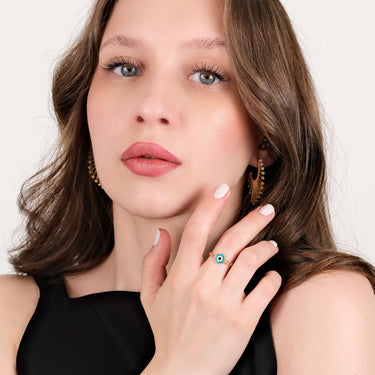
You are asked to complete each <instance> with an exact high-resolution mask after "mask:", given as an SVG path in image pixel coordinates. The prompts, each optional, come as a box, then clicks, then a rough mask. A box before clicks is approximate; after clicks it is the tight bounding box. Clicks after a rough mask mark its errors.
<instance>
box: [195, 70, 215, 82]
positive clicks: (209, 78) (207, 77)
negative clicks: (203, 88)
mask: <svg viewBox="0 0 375 375" xmlns="http://www.w3.org/2000/svg"><path fill="white" fill-rule="evenodd" d="M192 77H195V78H197V79H198V80H199V82H200V83H202V84H203V85H212V84H214V83H215V82H216V80H217V79H218V77H216V76H215V75H214V74H212V73H209V72H203V73H194V74H193V75H192ZM192 80H193V81H196V79H192Z"/></svg>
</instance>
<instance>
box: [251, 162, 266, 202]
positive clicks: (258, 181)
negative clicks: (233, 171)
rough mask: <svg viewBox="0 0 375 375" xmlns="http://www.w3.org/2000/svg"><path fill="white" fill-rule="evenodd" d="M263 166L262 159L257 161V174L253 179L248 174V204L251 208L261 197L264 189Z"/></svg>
mask: <svg viewBox="0 0 375 375" xmlns="http://www.w3.org/2000/svg"><path fill="white" fill-rule="evenodd" d="M265 174H266V173H265V172H264V165H263V159H258V173H257V176H256V178H255V179H254V178H253V174H252V172H250V173H249V184H248V188H249V195H250V202H251V204H252V205H253V206H255V205H256V204H257V203H258V202H259V201H260V200H261V199H262V196H263V189H264V176H265Z"/></svg>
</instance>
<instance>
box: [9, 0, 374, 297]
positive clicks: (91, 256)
mask: <svg viewBox="0 0 375 375" xmlns="http://www.w3.org/2000/svg"><path fill="white" fill-rule="evenodd" d="M116 2H117V0H97V1H96V2H95V4H94V7H93V10H92V13H91V15H90V17H89V19H88V22H87V23H86V26H85V27H84V30H83V32H82V33H81V35H80V36H79V38H78V39H77V41H76V42H75V43H74V45H73V46H72V47H71V48H70V49H69V50H68V51H67V52H66V54H65V55H64V56H63V58H62V59H61V61H60V62H59V64H58V65H57V67H56V69H55V72H54V79H53V90H52V95H53V105H54V110H55V114H56V118H57V122H58V126H59V130H60V144H59V147H58V150H57V152H56V155H55V158H54V160H53V161H52V162H51V163H50V164H49V165H47V166H46V167H45V168H43V169H42V170H41V171H39V172H38V173H37V174H35V175H34V176H33V177H31V178H30V179H29V180H28V181H26V183H25V184H24V185H23V187H22V189H21V192H20V195H19V199H18V205H19V208H20V210H21V212H22V213H23V214H24V215H25V216H26V235H25V238H24V240H23V241H22V243H21V244H20V245H19V246H17V247H16V248H15V249H13V250H11V253H10V254H11V257H10V261H11V263H12V264H13V266H14V267H15V270H16V271H17V272H19V273H23V274H28V275H33V276H35V277H39V278H46V279H48V280H49V282H53V280H55V279H57V278H61V277H62V276H63V275H66V274H74V273H80V272H83V271H86V270H89V269H91V268H93V267H95V266H97V265H99V264H100V263H101V262H103V261H104V260H105V259H106V257H107V256H108V255H109V254H110V252H111V250H112V248H113V245H114V236H113V223H112V202H111V200H110V198H109V197H108V196H107V195H106V193H105V192H104V191H103V190H102V189H100V188H98V187H97V186H96V185H95V184H93V182H92V180H91V179H90V178H89V176H88V173H87V158H88V153H89V151H90V149H91V141H90V136H89V132H88V124H87V117H86V100H87V95H88V91H89V88H90V84H91V81H92V77H93V74H94V71H95V69H96V67H97V64H98V55H99V48H100V43H101V40H102V36H103V33H104V30H105V27H106V25H107V23H108V20H109V18H110V16H111V12H112V11H113V8H114V6H115V4H116ZM224 31H225V39H226V45H227V49H228V52H229V54H230V56H231V58H232V61H233V66H234V71H235V78H236V82H237V87H238V91H239V94H240V96H241V98H242V101H243V104H244V106H245V108H246V109H247V111H248V113H249V116H250V118H251V120H252V123H253V124H254V125H255V126H256V127H257V129H258V131H259V133H260V134H262V135H263V136H264V137H266V138H267V139H268V144H269V146H270V148H271V152H272V153H273V154H274V155H275V159H276V161H275V163H274V164H273V165H272V166H271V167H269V168H267V170H266V181H265V182H266V188H265V191H264V196H263V202H267V203H272V204H273V205H274V206H275V208H276V212H277V215H276V217H275V219H274V220H273V221H272V222H271V223H270V224H269V226H268V227H267V228H266V229H265V230H263V231H262V232H261V233H260V234H259V235H258V236H257V238H256V239H254V241H253V242H255V241H259V240H261V239H271V238H272V239H275V240H276V241H277V242H278V244H279V248H280V251H279V254H278V255H277V257H275V259H273V260H272V261H271V262H269V263H268V264H267V265H266V266H265V268H270V267H272V268H273V269H276V270H277V271H278V272H280V273H281V275H282V277H283V280H284V289H285V288H291V287H294V286H296V285H298V284H300V283H301V282H303V281H304V280H306V279H307V278H309V277H311V276H313V275H315V274H318V273H321V272H325V271H330V270H339V269H341V270H350V271H354V272H359V273H362V274H364V275H365V276H367V278H368V279H369V280H370V282H371V283H372V286H373V288H374V290H375V269H374V267H373V266H372V265H370V264H369V263H367V262H366V261H364V260H363V259H361V258H359V257H357V256H354V255H349V254H345V253H342V252H339V251H338V250H337V249H336V246H335V243H334V240H333V236H332V230H331V227H330V220H329V213H328V209H327V207H328V205H327V192H326V161H325V156H324V142H323V135H322V125H321V123H322V121H321V118H320V111H319V107H318V105H317V100H316V95H315V92H314V86H313V84H312V80H311V77H310V74H309V71H308V68H307V66H306V63H305V60H304V57H303V55H302V52H301V49H300V46H299V44H298V41H297V38H296V36H295V33H294V31H293V28H292V25H291V22H290V19H289V17H288V15H287V14H286V12H285V10H284V8H283V6H282V5H281V4H280V2H279V1H278V0H230V1H229V0H228V1H226V2H225V10H224ZM247 172H248V173H251V167H249V169H248V171H247ZM253 208H254V207H253V206H251V202H250V199H249V194H248V189H247V186H244V190H243V200H242V207H241V212H240V215H239V217H238V220H240V219H241V218H242V217H244V216H245V215H246V214H247V213H248V212H250V211H251V210H252V209H253Z"/></svg>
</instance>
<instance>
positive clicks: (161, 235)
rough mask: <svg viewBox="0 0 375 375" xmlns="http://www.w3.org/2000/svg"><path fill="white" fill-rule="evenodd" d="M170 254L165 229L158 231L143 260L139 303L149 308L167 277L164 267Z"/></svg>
mask: <svg viewBox="0 0 375 375" xmlns="http://www.w3.org/2000/svg"><path fill="white" fill-rule="evenodd" d="M170 252H171V238H170V235H169V233H168V232H167V231H166V230H165V229H158V232H157V233H156V237H155V242H154V245H153V246H152V248H151V250H150V251H149V252H148V253H147V254H146V255H145V257H144V258H143V268H142V285H141V301H142V304H143V306H144V307H147V306H150V305H151V304H152V301H153V299H154V297H155V295H156V293H157V292H158V290H159V289H160V287H161V286H162V284H163V283H164V280H165V279H166V277H167V271H166V268H165V267H166V266H167V264H168V261H169V256H170Z"/></svg>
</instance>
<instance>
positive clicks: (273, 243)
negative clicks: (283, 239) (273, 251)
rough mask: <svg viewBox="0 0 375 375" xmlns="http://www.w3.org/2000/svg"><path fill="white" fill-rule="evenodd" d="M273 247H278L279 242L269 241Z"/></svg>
mask: <svg viewBox="0 0 375 375" xmlns="http://www.w3.org/2000/svg"><path fill="white" fill-rule="evenodd" d="M268 242H269V243H270V244H271V245H272V246H275V247H278V245H277V242H276V241H274V240H271V241H268Z"/></svg>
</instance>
